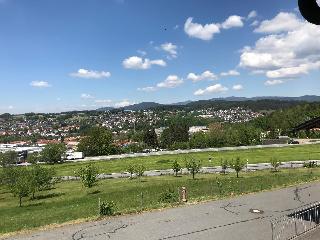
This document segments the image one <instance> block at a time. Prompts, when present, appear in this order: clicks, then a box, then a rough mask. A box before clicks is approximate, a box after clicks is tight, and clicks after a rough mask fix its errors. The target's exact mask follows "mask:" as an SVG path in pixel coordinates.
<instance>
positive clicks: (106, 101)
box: [94, 99, 112, 104]
mask: <svg viewBox="0 0 320 240" xmlns="http://www.w3.org/2000/svg"><path fill="white" fill-rule="evenodd" d="M94 102H95V103H97V104H110V103H112V100H110V99H97V100H95V101H94Z"/></svg>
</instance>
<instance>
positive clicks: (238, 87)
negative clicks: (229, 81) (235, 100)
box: [232, 84, 243, 91]
mask: <svg viewBox="0 0 320 240" xmlns="http://www.w3.org/2000/svg"><path fill="white" fill-rule="evenodd" d="M232 89H233V90H235V91H240V90H243V86H242V85H241V84H237V85H234V86H233V87H232Z"/></svg>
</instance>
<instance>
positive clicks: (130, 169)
mask: <svg viewBox="0 0 320 240" xmlns="http://www.w3.org/2000/svg"><path fill="white" fill-rule="evenodd" d="M134 171H135V167H134V165H133V164H130V165H129V166H128V167H127V172H128V173H130V178H132V176H133V174H134Z"/></svg>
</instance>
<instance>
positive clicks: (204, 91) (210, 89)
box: [194, 84, 228, 96]
mask: <svg viewBox="0 0 320 240" xmlns="http://www.w3.org/2000/svg"><path fill="white" fill-rule="evenodd" d="M226 91H228V88H226V87H224V86H222V85H221V84H215V85H212V86H209V87H207V88H205V89H199V90H197V91H195V93H194V95H196V96H202V95H206V94H211V93H223V92H226Z"/></svg>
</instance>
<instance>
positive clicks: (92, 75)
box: [70, 68, 111, 79]
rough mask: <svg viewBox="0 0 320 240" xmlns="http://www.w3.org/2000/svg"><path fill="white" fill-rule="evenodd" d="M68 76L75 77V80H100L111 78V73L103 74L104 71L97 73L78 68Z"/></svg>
mask: <svg viewBox="0 0 320 240" xmlns="http://www.w3.org/2000/svg"><path fill="white" fill-rule="evenodd" d="M70 76H71V77H76V78H86V79H101V78H109V77H111V73H110V72H105V71H101V72H99V71H93V70H87V69H83V68H80V69H79V70H78V71H77V72H75V73H71V74H70Z"/></svg>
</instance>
